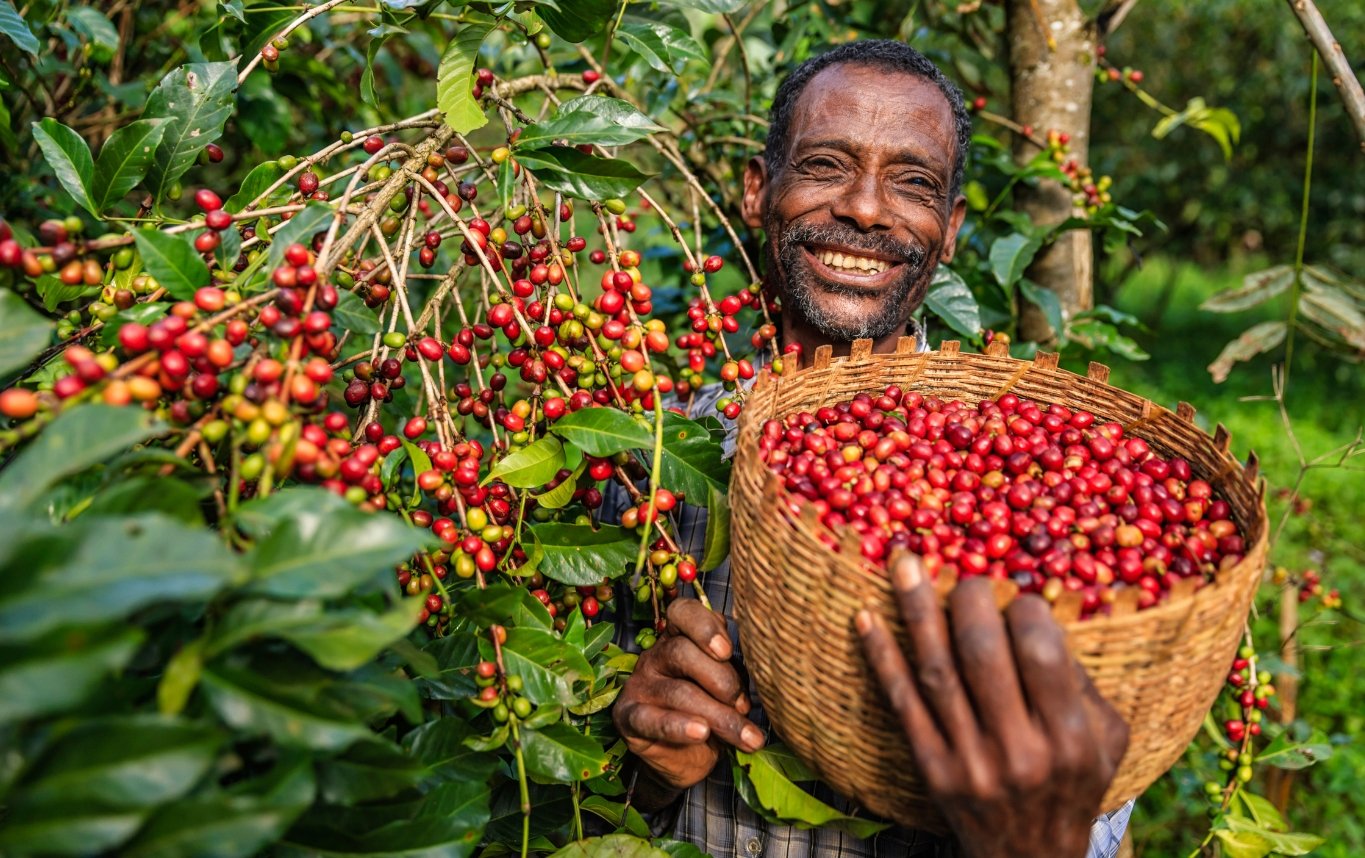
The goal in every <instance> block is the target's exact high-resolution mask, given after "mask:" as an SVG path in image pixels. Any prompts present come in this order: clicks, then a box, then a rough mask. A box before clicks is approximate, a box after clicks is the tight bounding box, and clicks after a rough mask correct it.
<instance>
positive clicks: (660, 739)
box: [612, 599, 763, 791]
mask: <svg viewBox="0 0 1365 858" xmlns="http://www.w3.org/2000/svg"><path fill="white" fill-rule="evenodd" d="M731 655H733V649H732V647H731V645H730V636H729V634H728V633H727V631H726V627H725V618H724V617H722V616H721V615H720V614H717V613H715V612H713V611H711V610H708V609H707V608H706V607H705V606H704V605H702V603H701V602H699V601H697V600H696V599H678V600H676V601H674V602H673V604H672V605H670V606H669V608H668V625H667V627H666V629H665V631H664V634H663V637H662V638H660V640H659V641H658V643H656V644H655V645H654V646H652V647H650V648H649V649H648V650H645V651H644V652H643V653H641V654H640V660H639V661H638V662H637V663H636V665H635V672H634V673H633V674H632V675H631V676H630V678H629V679H627V680H626V684H625V686H624V687H623V688H622V689H621V696H620V697H618V698H617V700H616V705H615V707H614V708H613V710H612V718H613V720H614V721H615V722H616V729H617V731H618V732H619V733H620V734H621V736H622V737H623V738H624V739H625V740H626V747H628V748H629V749H630V751H631V753H633V754H634V755H635V756H636V757H637V758H639V760H640V761H641V762H643V763H644V764H645V765H646V766H648V768H649V769H650V772H651V773H652V774H653V775H654V779H655V780H656V781H658V782H659V785H660V786H664V787H667V788H669V789H671V790H674V791H679V790H684V789H687V788H689V787H691V786H693V785H694V784H697V783H699V782H701V781H702V780H703V779H705V778H706V776H707V775H709V774H710V773H711V770H712V769H713V768H715V766H716V762H717V760H718V759H719V758H720V751H721V746H722V743H724V744H729V745H734V746H735V747H737V748H739V749H740V750H742V751H750V752H752V751H757V750H758V749H759V748H761V747H762V746H763V731H761V730H759V729H758V727H756V726H755V725H754V724H753V722H751V721H750V720H749V719H748V718H746V717H744V716H745V715H747V714H748V712H749V705H750V704H749V699H748V696H747V695H746V694H745V693H744V685H743V683H742V682H741V681H740V677H739V672H738V671H736V670H735V668H734V666H733V665H732V664H731V663H730V657H731Z"/></svg>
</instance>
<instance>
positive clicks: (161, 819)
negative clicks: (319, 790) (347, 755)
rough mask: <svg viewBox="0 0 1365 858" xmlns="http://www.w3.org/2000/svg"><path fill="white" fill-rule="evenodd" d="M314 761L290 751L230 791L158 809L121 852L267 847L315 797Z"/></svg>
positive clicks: (130, 855) (214, 855)
mask: <svg viewBox="0 0 1365 858" xmlns="http://www.w3.org/2000/svg"><path fill="white" fill-rule="evenodd" d="M314 791H315V785H314V782H313V767H312V761H311V759H308V758H302V757H298V758H289V757H286V758H285V759H284V760H282V761H281V762H279V763H277V764H276V765H275V768H274V769H273V770H272V771H271V772H270V773H269V774H268V775H266V776H265V777H261V778H255V779H253V780H249V781H244V782H242V783H239V784H235V785H234V786H233V788H232V790H231V791H230V792H222V793H218V792H214V793H209V794H207V795H202V796H195V797H193V798H189V799H185V800H182V801H179V802H176V803H174V804H170V805H167V806H165V807H163V808H161V809H160V810H158V811H157V813H156V814H154V815H153V816H152V818H151V819H150V820H148V822H147V824H146V825H145V826H144V827H143V828H142V829H141V830H140V831H138V833H137V836H136V837H134V838H133V839H132V840H131V841H130V842H128V843H126V844H124V845H123V846H122V847H121V848H120V849H119V855H120V856H121V858H180V856H182V855H195V856H196V858H250V856H252V855H256V854H258V853H260V852H262V851H263V850H264V849H265V848H266V847H267V846H268V845H269V844H270V843H272V842H273V841H275V840H276V839H278V838H279V837H280V836H281V835H283V834H284V832H285V830H286V829H287V828H288V827H289V826H290V825H291V824H292V823H293V821H294V820H295V819H296V818H297V817H298V816H299V814H301V813H303V811H304V810H305V809H306V808H307V807H308V806H309V805H310V804H312V802H313V794H314Z"/></svg>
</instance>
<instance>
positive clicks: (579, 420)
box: [550, 406, 654, 457]
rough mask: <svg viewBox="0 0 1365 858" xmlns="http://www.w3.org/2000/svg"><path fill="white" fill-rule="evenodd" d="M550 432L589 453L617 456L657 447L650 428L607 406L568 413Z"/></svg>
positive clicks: (551, 426)
mask: <svg viewBox="0 0 1365 858" xmlns="http://www.w3.org/2000/svg"><path fill="white" fill-rule="evenodd" d="M550 431H551V432H553V433H555V434H556V435H558V436H559V437H561V438H563V439H564V440H565V441H568V442H569V443H571V444H573V445H574V446H575V447H577V448H579V449H580V450H582V451H583V452H584V453H587V454H588V455H589V456H598V457H605V456H614V455H616V454H617V453H619V452H621V451H622V450H632V449H641V448H645V447H653V446H654V436H653V434H651V433H650V430H649V429H647V428H646V427H645V426H644V425H642V424H641V423H640V422H639V421H638V420H636V419H635V418H634V417H631V416H630V415H629V414H626V413H625V412H624V411H620V410H617V409H615V408H611V407H607V406H604V407H601V408H597V407H592V408H584V409H581V410H579V411H574V412H571V413H569V414H565V415H564V416H563V417H561V418H559V419H558V420H556V421H555V422H554V423H553V424H551V425H550Z"/></svg>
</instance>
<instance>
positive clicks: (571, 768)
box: [521, 722, 607, 783]
mask: <svg viewBox="0 0 1365 858" xmlns="http://www.w3.org/2000/svg"><path fill="white" fill-rule="evenodd" d="M521 745H522V751H523V753H524V754H525V756H526V771H527V773H528V774H530V775H531V777H533V778H535V779H536V780H538V781H541V782H543V783H573V782H575V781H585V780H588V779H589V778H594V777H596V776H597V775H600V774H602V773H603V772H605V771H606V770H607V754H606V751H604V750H602V746H601V745H600V744H598V742H597V741H596V740H594V739H591V738H589V737H587V736H584V735H583V734H582V733H580V732H578V731H577V730H575V729H574V728H573V727H571V726H569V725H568V724H565V723H563V722H560V723H558V724H551V725H549V726H548V727H544V728H542V729H540V730H522V731H521Z"/></svg>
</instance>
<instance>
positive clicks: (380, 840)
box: [273, 781, 489, 858]
mask: <svg viewBox="0 0 1365 858" xmlns="http://www.w3.org/2000/svg"><path fill="white" fill-rule="evenodd" d="M488 799H489V790H488V787H487V786H486V785H485V784H483V783H481V782H476V781H463V782H450V783H444V784H441V785H439V786H437V787H436V788H434V789H432V790H431V791H430V792H428V793H427V794H426V795H424V796H422V797H421V798H418V799H416V800H414V801H409V802H401V803H389V804H376V805H371V806H361V807H345V806H334V805H316V806H314V807H313V808H311V809H310V810H309V811H308V812H307V813H305V814H304V815H303V816H302V817H300V819H299V820H298V822H297V823H295V825H294V827H293V828H291V829H290V830H289V833H288V834H287V835H285V838H284V840H283V841H282V842H281V843H279V844H277V845H276V846H275V847H274V850H273V851H274V853H275V854H280V855H285V856H295V855H297V856H305V855H306V856H317V855H324V856H343V855H345V856H355V858H359V856H370V855H373V856H376V858H378V856H410V858H418V856H420V858H465V856H468V855H469V854H470V853H472V852H473V851H474V847H476V846H477V845H478V844H479V839H480V837H481V836H482V834H483V829H484V826H485V825H487V824H488V818H489V807H488Z"/></svg>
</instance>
